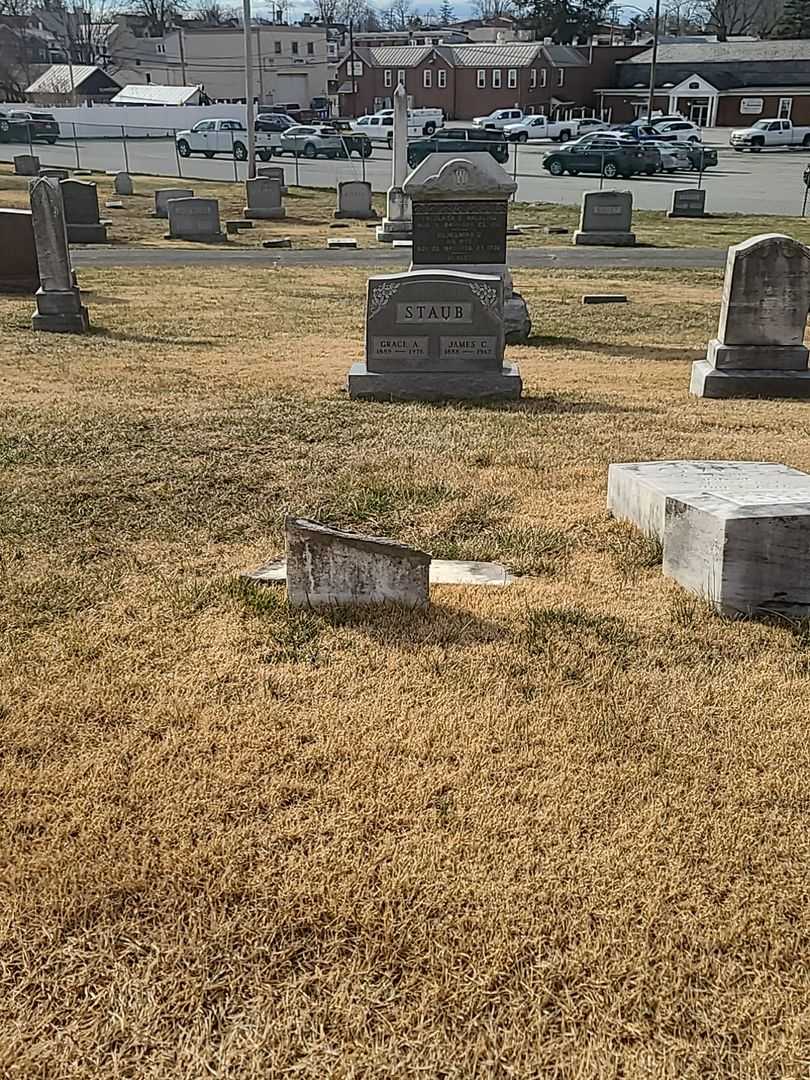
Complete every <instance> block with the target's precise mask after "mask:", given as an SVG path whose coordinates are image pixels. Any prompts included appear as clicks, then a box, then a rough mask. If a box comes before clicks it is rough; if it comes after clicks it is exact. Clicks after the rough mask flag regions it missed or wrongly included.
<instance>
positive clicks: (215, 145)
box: [175, 119, 281, 161]
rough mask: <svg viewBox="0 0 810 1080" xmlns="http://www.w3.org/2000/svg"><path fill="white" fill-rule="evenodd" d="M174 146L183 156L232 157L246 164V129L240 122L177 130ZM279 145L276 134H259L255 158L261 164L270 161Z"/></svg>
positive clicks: (212, 122) (208, 122)
mask: <svg viewBox="0 0 810 1080" xmlns="http://www.w3.org/2000/svg"><path fill="white" fill-rule="evenodd" d="M175 144H176V146H177V153H178V154H179V155H180V157H191V155H192V154H203V155H204V156H205V157H207V158H212V157H214V155H215V154H229V155H232V156H233V157H235V158H236V160H237V161H247V156H248V151H247V130H246V128H245V125H244V124H243V123H242V121H241V120H230V119H228V120H200V122H199V123H198V124H195V125H194V127H193V128H189V130H188V131H178V132H177V135H176V136H175ZM280 145H281V140H280V138H279V136H278V133H277V132H270V131H257V132H256V157H258V158H260V159H261V160H262V161H269V160H270V158H271V157H272V156H273V152H274V148H275V147H277V146H280Z"/></svg>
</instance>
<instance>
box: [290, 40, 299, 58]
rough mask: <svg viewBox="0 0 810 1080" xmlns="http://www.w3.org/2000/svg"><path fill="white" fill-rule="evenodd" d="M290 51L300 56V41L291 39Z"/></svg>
mask: <svg viewBox="0 0 810 1080" xmlns="http://www.w3.org/2000/svg"><path fill="white" fill-rule="evenodd" d="M290 51H291V52H292V54H293V56H298V42H297V41H291V42H290Z"/></svg>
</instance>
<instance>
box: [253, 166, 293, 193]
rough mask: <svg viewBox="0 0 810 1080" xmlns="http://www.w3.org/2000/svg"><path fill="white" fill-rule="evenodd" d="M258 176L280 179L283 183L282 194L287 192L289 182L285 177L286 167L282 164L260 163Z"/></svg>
mask: <svg viewBox="0 0 810 1080" xmlns="http://www.w3.org/2000/svg"><path fill="white" fill-rule="evenodd" d="M256 176H257V177H262V178H263V179H265V180H278V182H279V183H280V184H281V194H282V195H286V194H287V190H288V189H287V183H286V181H285V179H284V168H283V166H281V165H260V166H259V167H258V168H257V169H256Z"/></svg>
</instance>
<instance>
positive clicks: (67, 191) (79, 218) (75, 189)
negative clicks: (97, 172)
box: [59, 180, 107, 244]
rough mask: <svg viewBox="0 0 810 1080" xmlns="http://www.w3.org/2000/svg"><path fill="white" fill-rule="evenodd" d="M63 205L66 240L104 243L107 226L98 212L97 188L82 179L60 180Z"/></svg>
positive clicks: (77, 242)
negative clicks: (103, 223)
mask: <svg viewBox="0 0 810 1080" xmlns="http://www.w3.org/2000/svg"><path fill="white" fill-rule="evenodd" d="M59 187H60V190H61V192H62V200H63V202H64V206H65V221H66V222H67V234H68V242H69V243H71V244H106V243H107V226H106V225H102V223H101V221H100V218H99V212H98V188H97V187H96V185H95V184H93V183H87V182H86V181H84V180H60V182H59Z"/></svg>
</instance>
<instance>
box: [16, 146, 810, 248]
mask: <svg viewBox="0 0 810 1080" xmlns="http://www.w3.org/2000/svg"><path fill="white" fill-rule="evenodd" d="M290 160H291V159H290V158H284V159H277V160H276V161H275V163H276V164H278V163H279V162H280V161H283V162H284V163H286V164H287V166H289V163H290ZM355 164H356V159H355ZM358 167H359V166H358ZM291 175H292V174H291V172H290V169H289V167H288V168H287V177H288V179H289V178H290V176H291ZM77 179H80V180H86V181H92V182H93V183H95V184H97V185H98V191H99V207H100V210H101V216H102V218H106V219H107V220H109V221H111V222H112V226H111V228H110V230H109V237H110V241H111V243H112V244H113V245H116V244H126V245H136V246H139V247H184V246H185V247H187V246H188V244H183V242H182V241H177V240H166V239H165V234H166V222H165V221H162V220H157V219H154V218H151V217H150V216H149V215H150V213H151V211H152V209H153V208H154V192H155V189H156V188H164V187H172V186H178V187H190V188H192V189H193V190H194V192H195V194H196V195H199V196H205V197H208V198H215V199H219V201H220V215H221V218H222V221H223V222H224V221H226V220H228V219H231V218H241V217H242V212H243V208H244V205H245V192H244V185H242V184H237V183H206V182H204V181H201V180H182V179H180V180H179V179H176V178H173V177H166V176H163V177H159V176H136V177H135V191H136V194H135V195H134V196H132V197H130V198H124V199H123V200H122V201H123V203H124V208H123V209H122V210H107V209H105V207H104V203H105V202H106V201H107V199H109V198H117V196H114V195H113V190H112V183H113V181H112V177H109V176H106V175H105V174H104V173H94V174H93V175H91V176H80V177H77ZM693 184H694V180H693V179H692V178H691V177H690V176H685V177H684V187H691V186H692V185H693ZM597 186H598V178H597V179H595V180H594V187H597ZM708 200H709V202H708V205H709V206H711V189H710V190H709V195H708ZM284 202H285V206H286V208H287V217H286V218H285V219H284V220H283V221H257V222H255V224H254V227H253V229H251V230H248V231H247V232H243V233H241V234H240V235H239V236H231V237H229V239H228V243H230V244H233V245H235V246H236V247H258V246H260V244H261V241H262V240H266V239H269V238H271V237H279V236H289V237H290V239H291V240H292V242H293V246H294V247H297V248H298V247H301V248H325V247H326V241H327V240H328V238H329V237H330V236H353V237H354V238H355V239H356V240H357V244H358V246H359V247H361V248H376V249H378V250H379V247H380V245H379V244H378V243H377V240H376V235H375V231H374V228H373V227H367V226H366V223H365V222H363V221H347V222H342V223H341V225H345V228H339V229H330V227H329V226H330V225H331V224H332V223H333V222H334V218H333V212H334V209H335V192H334V191H333V190H324V189H322V188H297V187H294V186H292V187H290V192H289V194H288V195H287V196H285V200H284ZM0 205H3V206H27V205H28V181H27V180H26V179H25V178H23V177H16V176H13V175H11V172H10V166H7V165H6V166H4V165H0ZM374 205H375V207H376V209H377V212H378V213H379V214H380V215H381V216H382V214H383V213H384V211H385V197H384V196H383V195H380V194H375V196H374ZM509 221H510V223H511V224H513V225H518V224H528V225H535V226H539V228H533V229H530V230H527V232H526V233H525V235H523V236H513V237H510V238H509V246H510V247H516V248H524V247H558V246H560V245H562V246H566V245H568V244H570V242H571V240H570V236H569V237H566V236H564V235H563V236H560V235H551V236H548V235H546V233H544V232H543V227H545V226H547V225H563V226H566V227H567V228H568V229H569V230H570V231H571V232H573V231H574V229H576V228H577V226H578V222H579V208H578V207H576V206H558V205H555V204H553V203H515V204H510V207H509ZM223 228H224V225H223ZM633 228H634V231H635V233H636V236H637V237H638V242H639V243H640V244H644V245H647V246H652V247H701V248H706V247H718V248H724V247H727V246H728V245H729V244H738V243H740V241H742V240H747V239H748V237H750V236H755V235H757V234H759V233H772V232H779V233H786V234H787V235H788V236H792V237H794V238H795V239H796V240H801V241H802V242H803V243H806V244H810V218H807V219H803V218H798V217H780V216H777V215H774V214H762V215H760V216H758V217H755V216H751V215H745V214H726V215H719V214H717V215H711V216H709V217H707V218H703V219H698V220H692V221H690V220H687V219H683V218H681V219H670V218H668V217H667V216H666V214H665V213H663V212H659V211H655V210H636V211H634V213H633ZM198 246H209V245H196V244H195V247H198Z"/></svg>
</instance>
